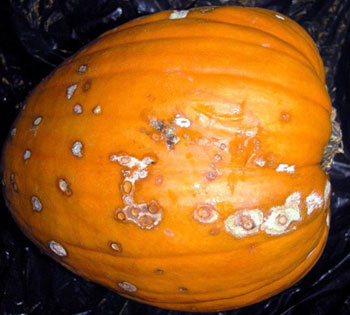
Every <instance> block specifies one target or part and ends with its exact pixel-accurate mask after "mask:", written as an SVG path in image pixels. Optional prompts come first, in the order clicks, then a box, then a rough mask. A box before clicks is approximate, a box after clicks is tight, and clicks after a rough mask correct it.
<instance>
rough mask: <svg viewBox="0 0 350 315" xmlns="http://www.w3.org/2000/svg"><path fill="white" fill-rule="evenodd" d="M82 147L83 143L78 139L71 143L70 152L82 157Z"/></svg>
mask: <svg viewBox="0 0 350 315" xmlns="http://www.w3.org/2000/svg"><path fill="white" fill-rule="evenodd" d="M82 149H83V144H82V143H81V142H80V141H75V142H74V143H73V146H72V153H73V155H74V156H76V157H79V158H80V157H82V156H83V153H82Z"/></svg>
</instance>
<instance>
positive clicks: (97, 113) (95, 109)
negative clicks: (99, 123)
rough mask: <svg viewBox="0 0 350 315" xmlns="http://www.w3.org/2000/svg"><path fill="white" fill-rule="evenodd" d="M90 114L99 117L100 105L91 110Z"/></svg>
mask: <svg viewBox="0 0 350 315" xmlns="http://www.w3.org/2000/svg"><path fill="white" fill-rule="evenodd" d="M92 113H93V114H95V115H99V114H101V113H102V108H101V105H97V106H95V107H94V108H93V109H92Z"/></svg>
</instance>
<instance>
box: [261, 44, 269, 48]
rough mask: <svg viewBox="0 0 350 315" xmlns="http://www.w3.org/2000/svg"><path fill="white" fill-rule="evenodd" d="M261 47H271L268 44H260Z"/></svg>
mask: <svg viewBox="0 0 350 315" xmlns="http://www.w3.org/2000/svg"><path fill="white" fill-rule="evenodd" d="M261 46H262V47H265V48H270V47H271V45H270V44H269V43H262V44H261Z"/></svg>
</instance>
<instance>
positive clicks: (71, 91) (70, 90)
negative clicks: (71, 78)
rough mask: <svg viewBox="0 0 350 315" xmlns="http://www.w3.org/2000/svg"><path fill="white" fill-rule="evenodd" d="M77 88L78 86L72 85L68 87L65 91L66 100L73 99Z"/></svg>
mask: <svg viewBox="0 0 350 315" xmlns="http://www.w3.org/2000/svg"><path fill="white" fill-rule="evenodd" d="M77 87H78V84H72V85H70V86H68V88H67V91H66V93H67V99H68V100H70V99H71V98H72V97H73V94H74V92H75V90H76V89H77Z"/></svg>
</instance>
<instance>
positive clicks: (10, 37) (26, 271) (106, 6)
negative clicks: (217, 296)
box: [0, 0, 350, 315]
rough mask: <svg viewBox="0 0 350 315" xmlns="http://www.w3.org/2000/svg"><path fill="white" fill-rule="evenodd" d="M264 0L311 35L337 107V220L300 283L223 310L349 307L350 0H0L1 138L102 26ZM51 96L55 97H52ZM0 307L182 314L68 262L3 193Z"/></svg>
mask: <svg viewBox="0 0 350 315" xmlns="http://www.w3.org/2000/svg"><path fill="white" fill-rule="evenodd" d="M211 4H212V5H221V6H222V5H242V6H257V7H265V8H268V9H272V10H276V11H279V12H281V13H284V14H286V15H288V16H289V17H291V18H293V19H294V20H296V21H297V22H299V23H300V24H301V25H302V26H304V27H305V28H306V29H307V31H308V32H309V34H310V35H311V36H312V37H313V39H314V40H315V42H316V43H317V46H318V48H319V50H320V53H321V56H322V58H323V61H324V63H325V67H326V71H327V85H328V89H329V91H330V94H331V97H332V103H333V106H334V107H335V108H336V109H337V111H338V118H339V121H340V123H341V127H342V132H343V141H344V151H345V154H339V155H337V156H336V161H335V162H334V163H333V165H332V168H331V170H330V173H329V174H330V177H331V182H332V187H333V192H332V199H331V209H332V216H331V229H330V236H329V240H328V243H327V246H326V249H325V252H324V254H323V255H322V257H321V259H320V260H319V262H318V263H317V265H316V266H315V267H314V268H313V269H312V271H311V272H310V273H309V274H308V275H307V276H306V277H305V278H304V279H302V280H301V281H299V282H298V283H297V284H296V285H294V286H293V287H291V288H289V289H288V290H286V291H284V292H283V293H281V294H279V295H277V296H275V297H273V298H271V299H268V300H266V301H264V302H262V303H259V304H256V305H253V306H250V307H246V308H243V309H240V310H235V311H227V312H221V313H217V314H221V315H224V314H225V315H229V314H230V315H238V314H239V315H247V314H249V315H250V314H254V315H255V314H257V315H259V314H261V315H262V314H266V315H274V314H284V315H285V314H298V315H299V314H308V315H321V314H334V315H338V314H344V315H345V314H347V315H348V314H350V181H349V178H350V159H349V148H350V124H349V120H350V31H349V24H350V0H339V1H338V0H334V1H317V0H291V1H286V0H283V1H282V0H281V1H278V0H276V1H272V0H271V1H269V0H264V1H258V0H257V1H254V0H251V1H249V0H245V1H244V0H241V1H227V0H220V1H219V0H218V1H195V0H187V1H186V0H172V1H171V0H158V1H157V0H130V1H128V0H95V1H88V0H0V80H1V82H0V111H1V112H0V115H1V116H0V117H1V127H0V128H1V130H0V137H1V144H2V143H3V141H4V139H5V137H6V136H7V133H8V131H9V129H10V125H11V123H12V122H13V120H14V119H15V117H16V115H17V112H18V110H19V109H20V107H21V103H22V102H23V101H24V99H25V97H26V95H27V94H28V92H29V91H30V90H31V89H32V88H33V87H34V86H35V85H36V84H38V83H39V82H40V80H42V79H43V78H44V77H45V76H46V75H48V74H49V73H50V72H51V71H52V70H53V69H54V68H55V67H56V66H58V65H59V64H60V63H61V62H62V61H63V60H65V59H66V58H67V57H69V56H70V55H72V54H73V53H74V52H75V51H77V50H78V49H79V48H80V47H82V46H83V45H85V44H86V43H88V42H90V41H91V40H93V39H94V38H96V37H97V36H98V35H99V34H101V33H103V32H104V31H106V30H108V29H110V28H112V27H115V26H117V25H119V24H122V23H124V22H126V21H129V20H131V19H133V18H136V17H138V16H141V15H146V14H150V13H153V12H157V11H160V10H164V9H189V8H193V7H198V6H203V5H211ZM48 106H50V105H49V104H48ZM0 207H1V208H0V314H1V315H2V314H44V315H50V314H54V315H55V314H69V315H70V314H75V315H78V314H79V315H85V314H102V315H104V314H106V315H107V314H120V315H127V314H130V315H139V314H140V315H142V314H151V315H153V314H162V315H165V314H167V315H170V314H171V315H175V314H176V315H179V314H185V313H181V312H176V311H167V310H162V309H158V308H155V307H151V306H146V305H142V304H139V303H136V302H133V301H130V300H126V299H124V298H122V297H120V296H118V295H117V294H116V293H114V292H111V291H109V290H107V289H105V288H103V287H101V286H99V285H97V284H94V283H91V282H88V281H86V280H84V279H81V278H80V277H78V276H75V275H74V274H72V273H71V272H69V271H68V270H66V269H64V268H63V267H61V266H60V265H58V264H57V263H55V262H54V261H53V260H51V259H50V258H49V257H47V256H46V255H44V254H42V253H41V252H40V251H39V250H38V249H37V248H36V247H35V246H34V245H33V244H32V243H31V242H30V241H29V240H28V239H26V238H25V237H24V236H23V234H22V233H21V232H20V231H19V229H18V228H17V226H16V225H15V223H14V221H13V219H12V218H11V216H10V214H9V211H8V210H7V209H6V207H5V204H4V201H3V199H2V198H1V200H0Z"/></svg>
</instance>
